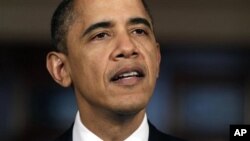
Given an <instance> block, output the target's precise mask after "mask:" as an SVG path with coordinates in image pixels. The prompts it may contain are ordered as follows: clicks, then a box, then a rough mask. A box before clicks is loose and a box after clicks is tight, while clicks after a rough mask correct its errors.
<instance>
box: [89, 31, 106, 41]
mask: <svg viewBox="0 0 250 141" xmlns="http://www.w3.org/2000/svg"><path fill="white" fill-rule="evenodd" d="M107 37H109V34H108V33H105V32H102V33H99V34H97V35H95V36H94V37H93V38H92V40H103V39H105V38H107Z"/></svg>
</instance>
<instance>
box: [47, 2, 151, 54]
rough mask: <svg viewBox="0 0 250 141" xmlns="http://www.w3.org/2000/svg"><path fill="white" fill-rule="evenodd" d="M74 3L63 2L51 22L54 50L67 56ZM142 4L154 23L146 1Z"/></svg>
mask: <svg viewBox="0 0 250 141" xmlns="http://www.w3.org/2000/svg"><path fill="white" fill-rule="evenodd" d="M73 2H74V0H62V1H61V3H60V4H59V5H58V7H57V8H56V10H55V12H54V14H53V17H52V20H51V38H52V44H53V47H54V50H56V51H59V52H63V53H65V54H67V45H66V43H67V41H66V35H67V32H68V29H69V26H70V25H71V24H72V22H73V21H74V19H73V18H74V15H75V13H74V9H73V8H74V7H73ZM142 3H143V6H144V8H145V10H146V11H147V13H148V15H149V16H150V18H151V20H152V21H153V19H152V15H151V14H150V11H149V8H148V6H147V4H146V2H145V0H142Z"/></svg>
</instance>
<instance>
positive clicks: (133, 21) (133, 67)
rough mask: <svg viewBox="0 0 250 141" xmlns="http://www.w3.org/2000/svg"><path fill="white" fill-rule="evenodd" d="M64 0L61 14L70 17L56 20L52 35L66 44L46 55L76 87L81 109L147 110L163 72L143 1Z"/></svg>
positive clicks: (53, 70)
mask: <svg viewBox="0 0 250 141" xmlns="http://www.w3.org/2000/svg"><path fill="white" fill-rule="evenodd" d="M65 4H66V5H68V6H62V7H65V8H64V9H67V10H66V11H65V12H66V13H65V14H62V15H64V16H65V15H66V17H63V16H62V17H61V20H58V22H55V21H54V22H53V24H52V26H55V27H52V38H53V39H54V41H55V42H56V43H55V44H56V45H57V46H58V45H59V44H61V45H63V46H62V47H60V46H58V47H59V50H60V51H62V52H50V53H49V54H48V56H47V68H48V70H49V72H50V74H51V75H52V77H53V78H54V80H55V81H56V82H57V83H59V84H60V85H62V86H64V87H68V86H71V85H72V86H73V87H74V90H75V94H76V97H77V103H78V106H79V109H80V111H81V110H83V109H84V111H88V112H93V111H99V112H100V111H102V112H114V113H120V114H131V113H137V112H140V111H141V110H144V109H145V107H146V105H147V103H148V102H149V99H150V97H151V96H152V93H153V90H154V86H155V83H156V79H157V77H158V72H159V64H160V51H159V45H158V43H157V42H156V40H155V36H154V32H153V25H152V20H151V18H150V15H149V14H148V11H147V10H146V8H145V5H144V4H143V2H142V1H141V0H123V1H122V0H120V1H118V0H105V1H104V0H74V1H72V2H70V1H66V2H65ZM59 11H60V10H59ZM58 13H59V15H60V12H58ZM72 13H73V14H72ZM55 18H56V16H54V18H53V20H55ZM59 19H60V16H59ZM60 26H61V27H60ZM56 29H57V30H56ZM59 34H61V35H59ZM60 41H63V43H60ZM64 47H66V51H67V53H64V52H63V51H65V49H63V48H64Z"/></svg>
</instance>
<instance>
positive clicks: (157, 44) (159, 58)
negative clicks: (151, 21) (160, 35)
mask: <svg viewBox="0 0 250 141" xmlns="http://www.w3.org/2000/svg"><path fill="white" fill-rule="evenodd" d="M156 48H157V49H156V53H157V54H156V57H157V58H156V59H157V76H156V77H157V78H158V77H159V72H160V64H161V49H160V44H159V43H156Z"/></svg>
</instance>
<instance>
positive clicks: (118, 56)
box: [116, 54, 124, 58]
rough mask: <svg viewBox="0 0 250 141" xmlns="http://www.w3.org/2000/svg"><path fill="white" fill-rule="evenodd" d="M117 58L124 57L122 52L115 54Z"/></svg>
mask: <svg viewBox="0 0 250 141" xmlns="http://www.w3.org/2000/svg"><path fill="white" fill-rule="evenodd" d="M116 57H117V58H123V57H124V54H119V55H117V56H116Z"/></svg>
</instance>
